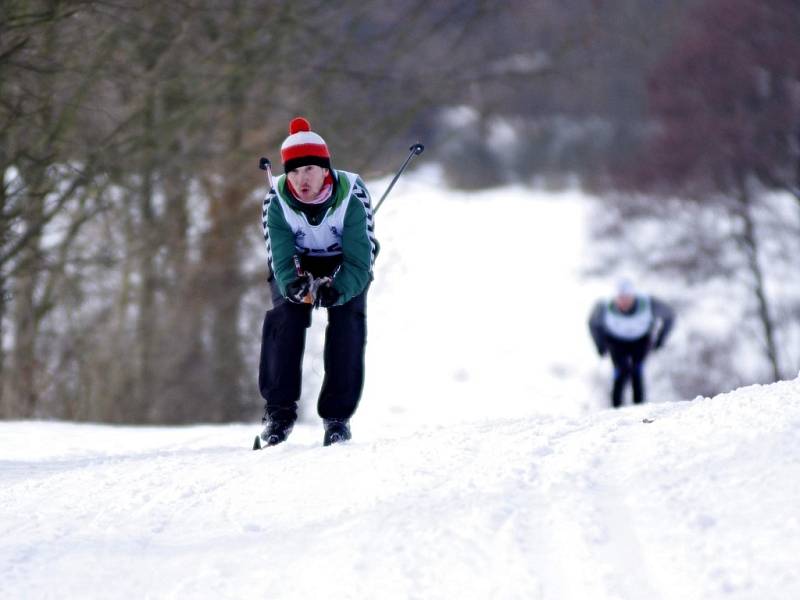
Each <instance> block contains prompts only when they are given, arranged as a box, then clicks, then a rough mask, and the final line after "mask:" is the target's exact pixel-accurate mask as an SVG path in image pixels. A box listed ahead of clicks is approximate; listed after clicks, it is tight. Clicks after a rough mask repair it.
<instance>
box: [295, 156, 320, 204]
mask: <svg viewBox="0 0 800 600" xmlns="http://www.w3.org/2000/svg"><path fill="white" fill-rule="evenodd" d="M327 175H328V169H325V168H323V167H320V166H318V165H305V166H302V167H297V168H296V169H292V170H291V171H289V172H288V173H287V174H286V177H288V178H289V183H291V184H292V187H293V188H294V190H295V192H297V196H298V198H299V199H300V200H302V201H303V202H308V201H310V200H313V199H314V198H316V197H317V195H318V194H319V192H320V190H321V189H322V186H323V184H324V183H325V177H326V176H327Z"/></svg>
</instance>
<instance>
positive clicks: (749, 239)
mask: <svg viewBox="0 0 800 600" xmlns="http://www.w3.org/2000/svg"><path fill="white" fill-rule="evenodd" d="M738 201H739V215H740V216H741V218H742V222H743V224H744V231H743V232H742V235H741V246H742V248H743V250H744V252H745V257H746V260H747V266H748V268H749V270H750V275H751V276H752V278H753V287H752V292H753V295H754V296H755V299H756V306H757V310H756V312H757V315H758V320H759V322H760V324H761V328H762V331H763V334H764V351H765V353H766V358H767V361H768V362H769V365H770V369H771V371H772V374H771V376H772V380H773V381H779V380H780V378H781V370H780V363H779V357H778V346H777V344H776V341H775V322H774V320H773V318H772V315H771V313H772V311H771V310H770V302H769V297H768V295H767V291H766V287H765V285H764V271H763V269H762V268H761V264H760V262H759V259H758V257H759V241H758V237H757V235H756V227H755V222H754V220H753V215H752V210H751V209H752V200H751V197H750V194H749V192H748V191H747V188H746V184H745V183H742V184H741V185H740V192H739V197H738Z"/></svg>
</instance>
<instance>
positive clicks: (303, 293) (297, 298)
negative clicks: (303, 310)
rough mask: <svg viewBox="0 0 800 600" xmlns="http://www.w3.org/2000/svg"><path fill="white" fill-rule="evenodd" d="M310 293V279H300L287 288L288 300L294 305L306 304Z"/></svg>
mask: <svg viewBox="0 0 800 600" xmlns="http://www.w3.org/2000/svg"><path fill="white" fill-rule="evenodd" d="M310 291H311V279H310V278H309V277H298V278H297V279H295V280H294V281H293V282H292V283H290V284H289V285H287V286H286V299H287V300H288V301H289V302H292V303H294V304H304V303H305V302H306V297H307V296H308V294H309V292H310Z"/></svg>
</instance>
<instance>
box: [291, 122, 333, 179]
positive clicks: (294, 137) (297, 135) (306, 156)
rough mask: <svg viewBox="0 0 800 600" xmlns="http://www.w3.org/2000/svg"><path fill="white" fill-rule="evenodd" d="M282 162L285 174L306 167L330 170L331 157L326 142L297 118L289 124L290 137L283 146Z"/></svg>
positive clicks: (309, 125)
mask: <svg viewBox="0 0 800 600" xmlns="http://www.w3.org/2000/svg"><path fill="white" fill-rule="evenodd" d="M281 162H283V171H284V172H285V173H288V172H289V171H291V170H293V169H296V168H298V167H304V166H305V165H317V166H320V167H324V168H326V169H330V168H331V155H330V153H329V152H328V145H327V144H326V143H325V140H323V139H322V138H321V137H320V136H319V135H317V134H316V133H314V132H313V131H311V124H310V123H309V122H308V121H307V120H306V119H304V118H303V117H295V118H294V119H292V121H291V123H289V137H287V138H286V139H285V140H284V141H283V144H281Z"/></svg>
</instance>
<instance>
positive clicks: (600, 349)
mask: <svg viewBox="0 0 800 600" xmlns="http://www.w3.org/2000/svg"><path fill="white" fill-rule="evenodd" d="M597 353H598V354H599V355H600V356H605V355H606V347H605V346H598V347H597Z"/></svg>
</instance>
